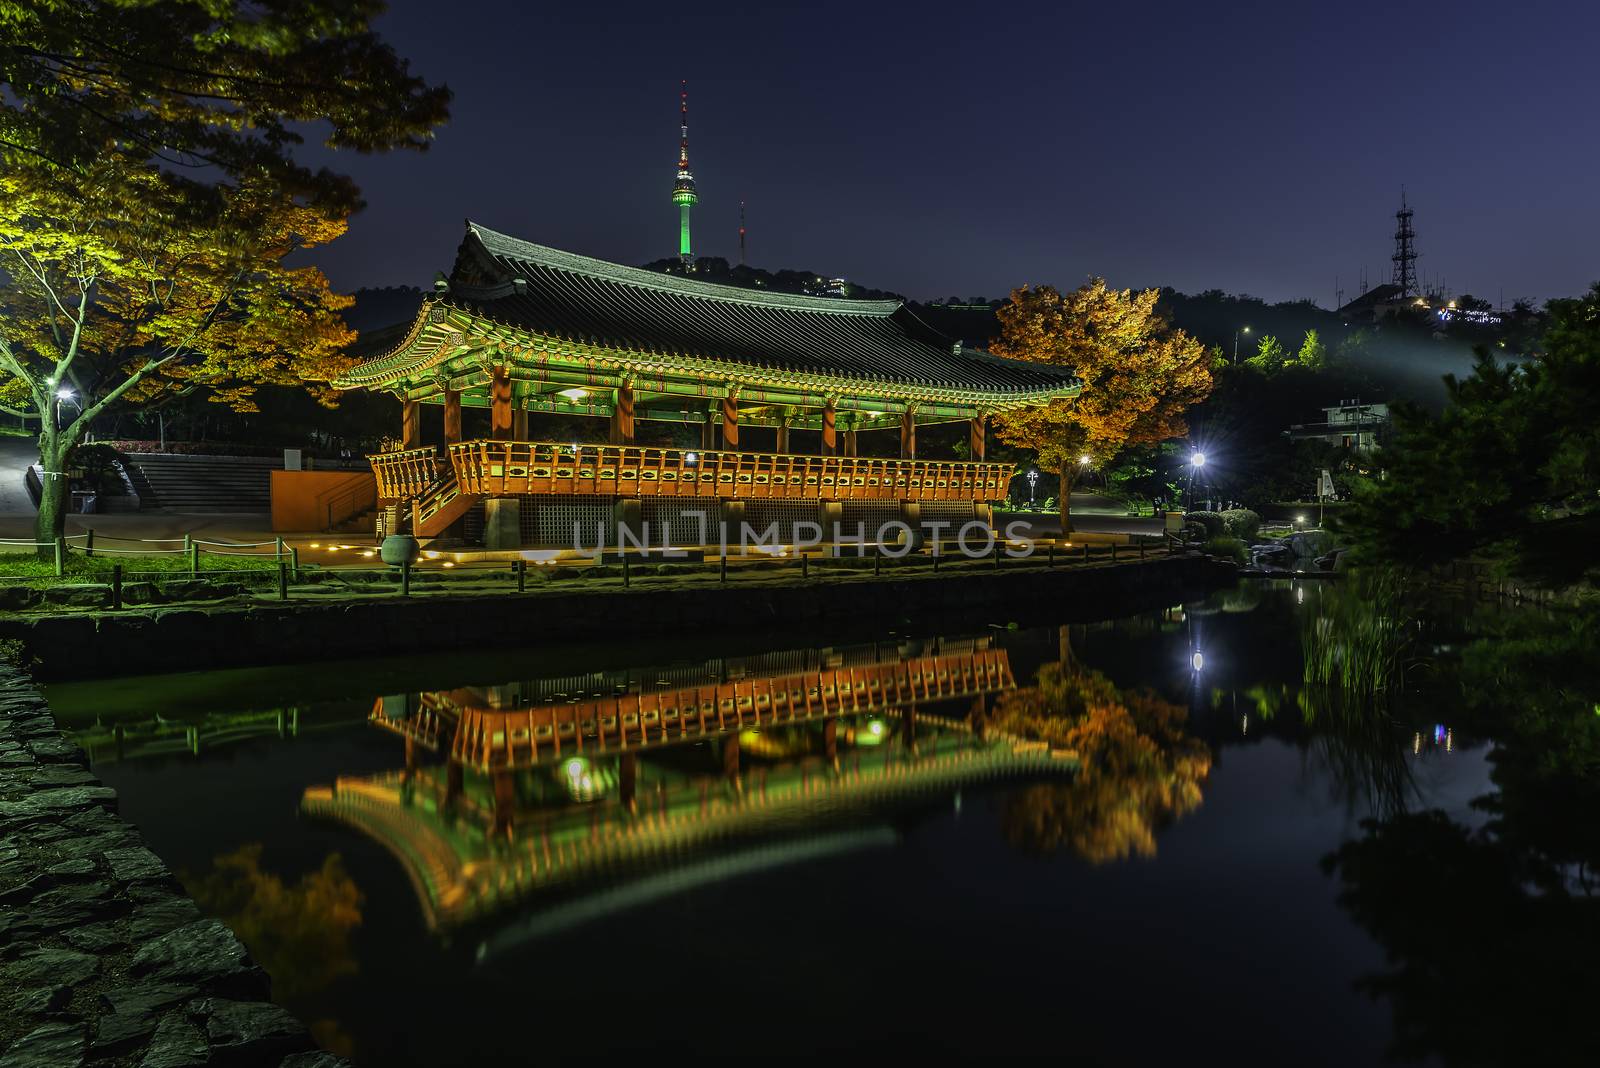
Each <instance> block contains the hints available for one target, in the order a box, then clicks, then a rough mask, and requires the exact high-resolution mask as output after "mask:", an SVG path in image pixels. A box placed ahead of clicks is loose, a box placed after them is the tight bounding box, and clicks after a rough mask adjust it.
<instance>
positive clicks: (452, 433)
mask: <svg viewBox="0 0 1600 1068" xmlns="http://www.w3.org/2000/svg"><path fill="white" fill-rule="evenodd" d="M460 440H461V391H460V390H459V389H447V390H445V391H444V443H445V444H446V445H454V444H455V443H456V442H458V441H460Z"/></svg>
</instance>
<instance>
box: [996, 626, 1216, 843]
mask: <svg viewBox="0 0 1600 1068" xmlns="http://www.w3.org/2000/svg"><path fill="white" fill-rule="evenodd" d="M1063 654H1064V655H1063V659H1062V662H1060V663H1054V664H1046V665H1045V666H1044V667H1043V668H1041V669H1040V670H1039V673H1038V676H1037V677H1036V679H1035V682H1034V685H1032V686H1026V687H1022V688H1019V689H1017V690H1014V691H1012V692H1011V693H1009V694H1007V695H1006V696H1005V698H1003V699H1002V700H1001V702H1000V704H999V706H998V708H997V709H996V711H995V713H994V717H993V721H992V722H993V725H994V726H995V727H996V728H998V729H999V730H1003V731H1006V732H1008V733H1010V734H1014V735H1018V736H1021V737H1025V738H1033V739H1039V740H1043V741H1047V742H1049V743H1050V744H1051V746H1052V747H1055V748H1061V749H1071V750H1075V751H1076V752H1077V753H1078V756H1079V759H1080V762H1081V764H1080V769H1079V771H1078V774H1077V775H1076V776H1075V777H1074V779H1073V781H1072V783H1071V784H1070V785H1056V784H1050V785H1038V786H1032V787H1029V788H1027V789H1024V790H1022V791H1021V792H1020V793H1018V794H1016V795H1014V796H1013V797H1012V798H1011V799H1010V801H1008V803H1007V804H1006V806H1005V809H1004V812H1003V816H1002V825H1003V827H1004V833H1005V835H1006V838H1007V840H1008V841H1010V842H1011V843H1012V844H1014V845H1016V846H1019V847H1021V848H1024V849H1029V850H1036V851H1053V850H1057V849H1070V850H1072V851H1073V852H1075V853H1077V854H1078V855H1080V856H1082V857H1084V858H1086V859H1088V860H1090V861H1092V862H1094V863H1102V862H1105V861H1111V860H1118V859H1122V858H1124V857H1127V856H1130V855H1138V856H1153V855H1154V854H1155V849H1156V846H1155V832H1156V829H1157V828H1158V827H1160V826H1161V825H1162V824H1164V823H1165V822H1168V821H1170V820H1173V819H1176V818H1177V817H1179V816H1182V815H1183V814H1185V813H1187V812H1189V811H1191V810H1193V809H1194V808H1195V807H1197V806H1198V805H1199V804H1200V784H1201V782H1202V781H1203V780H1204V779H1205V777H1206V774H1207V773H1208V772H1209V771H1210V769H1211V755H1210V752H1209V750H1208V749H1207V748H1206V746H1205V745H1204V744H1203V743H1201V742H1200V741H1198V740H1197V739H1194V738H1191V737H1189V736H1188V735H1187V734H1186V733H1185V732H1184V729H1183V728H1184V722H1185V719H1186V717H1187V711H1186V710H1185V709H1184V708H1183V706H1181V705H1175V704H1173V703H1171V702H1170V701H1164V700H1162V699H1161V698H1160V697H1158V696H1156V695H1155V694H1154V693H1152V692H1151V691H1149V690H1127V691H1121V690H1118V689H1117V688H1116V687H1115V686H1114V685H1112V683H1111V682H1110V680H1108V679H1107V678H1106V677H1105V676H1104V675H1101V674H1100V673H1098V672H1094V671H1089V670H1086V669H1084V668H1082V667H1081V666H1079V665H1077V664H1076V663H1075V662H1074V661H1073V660H1072V659H1071V656H1070V650H1069V649H1068V648H1067V647H1066V642H1065V638H1064V637H1063Z"/></svg>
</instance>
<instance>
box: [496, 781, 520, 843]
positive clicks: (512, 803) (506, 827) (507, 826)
mask: <svg viewBox="0 0 1600 1068" xmlns="http://www.w3.org/2000/svg"><path fill="white" fill-rule="evenodd" d="M493 781H494V830H495V833H496V834H505V833H506V832H508V831H510V830H511V819H512V814H513V812H514V811H515V810H516V804H517V787H516V783H515V782H514V781H513V780H512V778H511V773H510V772H509V771H497V772H495V773H494V780H493Z"/></svg>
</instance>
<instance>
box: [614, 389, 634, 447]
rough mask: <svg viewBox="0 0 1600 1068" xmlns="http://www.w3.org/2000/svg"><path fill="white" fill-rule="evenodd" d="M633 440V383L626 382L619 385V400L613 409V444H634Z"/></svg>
mask: <svg viewBox="0 0 1600 1068" xmlns="http://www.w3.org/2000/svg"><path fill="white" fill-rule="evenodd" d="M633 441H634V437H633V383H632V382H624V383H623V384H622V385H620V386H618V387H617V402H616V404H615V405H613V406H612V409H611V444H613V445H632V444H633Z"/></svg>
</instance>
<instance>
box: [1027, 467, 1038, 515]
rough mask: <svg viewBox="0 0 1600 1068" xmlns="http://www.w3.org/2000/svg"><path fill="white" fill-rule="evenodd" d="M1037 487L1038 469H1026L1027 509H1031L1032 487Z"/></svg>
mask: <svg viewBox="0 0 1600 1068" xmlns="http://www.w3.org/2000/svg"><path fill="white" fill-rule="evenodd" d="M1038 485H1039V470H1038V468H1029V469H1028V507H1030V508H1032V507H1033V491H1034V487H1036V486H1038Z"/></svg>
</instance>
